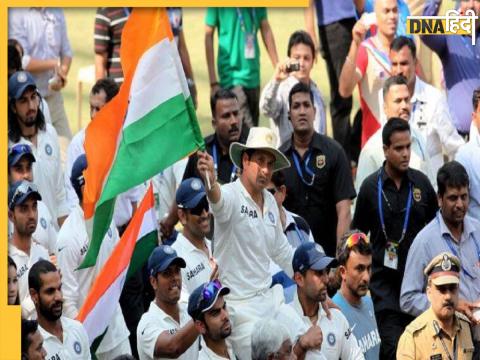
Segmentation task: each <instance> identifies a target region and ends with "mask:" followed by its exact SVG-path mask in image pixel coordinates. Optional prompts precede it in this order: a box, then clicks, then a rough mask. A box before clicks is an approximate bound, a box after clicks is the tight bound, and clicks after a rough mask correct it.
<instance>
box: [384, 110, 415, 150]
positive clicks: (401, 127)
mask: <svg viewBox="0 0 480 360" xmlns="http://www.w3.org/2000/svg"><path fill="white" fill-rule="evenodd" d="M403 131H408V132H410V125H408V121H405V120H403V119H401V118H398V117H393V118H390V119H388V121H387V123H386V124H385V125H384V126H383V130H382V142H383V145H385V146H390V145H391V144H392V143H391V141H390V139H391V137H392V135H393V133H395V132H403Z"/></svg>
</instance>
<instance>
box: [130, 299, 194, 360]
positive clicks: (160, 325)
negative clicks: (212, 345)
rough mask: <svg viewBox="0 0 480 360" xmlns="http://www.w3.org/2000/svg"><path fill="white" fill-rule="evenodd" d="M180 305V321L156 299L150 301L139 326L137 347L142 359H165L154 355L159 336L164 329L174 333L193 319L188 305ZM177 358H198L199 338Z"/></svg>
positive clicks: (180, 359)
mask: <svg viewBox="0 0 480 360" xmlns="http://www.w3.org/2000/svg"><path fill="white" fill-rule="evenodd" d="M178 306H179V307H180V323H178V322H177V321H175V319H173V318H172V317H171V316H170V315H168V314H166V313H165V312H164V311H163V310H162V309H160V308H159V307H158V306H157V304H156V303H155V300H154V301H152V302H151V303H150V307H149V308H148V311H147V312H146V313H145V314H143V315H142V318H141V319H140V322H139V323H138V326H137V349H138V356H139V358H140V360H149V359H156V360H163V359H165V358H156V357H154V356H153V354H154V352H155V344H156V342H157V338H158V336H159V335H160V334H161V333H163V332H164V331H168V333H169V334H171V335H174V334H175V333H176V332H177V331H178V330H179V329H180V328H183V327H184V326H185V325H187V323H188V322H189V321H191V320H192V318H191V317H190V315H188V313H187V305H186V304H183V303H178ZM177 359H179V360H197V359H198V339H197V340H195V341H194V342H193V344H192V346H190V347H189V348H188V349H187V351H185V352H184V353H183V354H182V355H180V356H179V357H178V358H177Z"/></svg>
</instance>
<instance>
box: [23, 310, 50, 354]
mask: <svg viewBox="0 0 480 360" xmlns="http://www.w3.org/2000/svg"><path fill="white" fill-rule="evenodd" d="M21 352H22V360H44V359H45V357H46V356H47V352H46V351H45V349H44V348H43V337H42V335H41V334H40V331H38V323H37V321H36V320H25V319H22V347H21Z"/></svg>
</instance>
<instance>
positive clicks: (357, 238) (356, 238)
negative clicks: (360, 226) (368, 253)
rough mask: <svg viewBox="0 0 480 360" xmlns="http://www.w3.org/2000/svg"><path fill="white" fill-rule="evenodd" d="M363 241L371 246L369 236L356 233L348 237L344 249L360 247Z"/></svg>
mask: <svg viewBox="0 0 480 360" xmlns="http://www.w3.org/2000/svg"><path fill="white" fill-rule="evenodd" d="M362 240H363V242H364V243H365V244H370V240H369V239H368V237H367V235H365V234H364V233H362V232H358V233H354V234H352V235H350V236H349V237H348V239H347V241H345V246H344V249H351V248H352V247H354V246H355V245H358V244H359V243H360V242H361V241H362Z"/></svg>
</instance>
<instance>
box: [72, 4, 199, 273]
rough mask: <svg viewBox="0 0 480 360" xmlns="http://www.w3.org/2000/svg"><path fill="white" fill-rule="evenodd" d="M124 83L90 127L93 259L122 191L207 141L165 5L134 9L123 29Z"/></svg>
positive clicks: (89, 261)
mask: <svg viewBox="0 0 480 360" xmlns="http://www.w3.org/2000/svg"><path fill="white" fill-rule="evenodd" d="M120 58H121V63H122V68H123V72H124V79H125V82H124V83H123V84H122V86H121V88H120V91H119V93H118V95H117V96H116V97H115V98H113V99H112V100H111V101H110V102H109V103H108V104H107V105H106V106H105V107H104V108H102V110H101V111H100V112H99V113H98V114H97V116H96V117H95V119H94V120H93V121H92V122H91V123H90V124H89V126H88V127H87V129H86V137H85V144H84V145H85V152H86V156H87V162H88V168H87V169H86V171H85V174H84V175H85V182H86V184H85V189H84V200H83V201H84V202H83V208H84V212H85V219H86V220H87V224H88V226H89V227H90V228H91V229H92V230H91V231H92V236H91V242H90V246H89V248H88V252H87V254H86V257H85V260H84V262H83V263H82V265H81V268H84V267H89V266H93V265H94V264H95V262H96V258H97V255H98V251H99V249H100V245H101V242H102V239H103V237H104V235H105V233H106V232H107V229H108V226H109V224H110V221H111V219H112V215H113V208H114V205H115V198H116V196H117V195H118V194H120V193H122V192H125V191H126V190H128V189H130V188H132V187H134V186H136V185H138V184H141V183H142V182H144V181H145V180H147V179H150V178H151V177H152V176H154V175H156V174H158V173H159V172H160V171H161V170H163V169H165V168H166V167H168V166H170V165H171V164H173V163H174V162H176V161H177V160H179V159H181V158H183V157H185V156H187V155H189V154H190V153H192V152H194V151H195V150H197V149H199V148H200V147H203V146H204V143H203V138H202V134H201V132H200V128H199V126H198V122H197V118H196V115H195V109H194V106H193V102H192V99H191V97H190V92H189V91H188V85H187V81H186V78H185V74H184V72H183V68H182V64H181V61H180V57H179V55H178V51H177V46H176V44H175V41H174V40H173V35H172V31H171V29H170V25H169V22H168V16H167V13H166V11H165V9H158V8H137V9H134V10H133V12H132V14H131V15H130V18H129V19H128V21H127V23H126V24H125V27H124V29H123V33H122V45H121V49H120Z"/></svg>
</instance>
